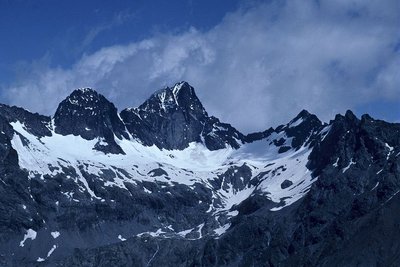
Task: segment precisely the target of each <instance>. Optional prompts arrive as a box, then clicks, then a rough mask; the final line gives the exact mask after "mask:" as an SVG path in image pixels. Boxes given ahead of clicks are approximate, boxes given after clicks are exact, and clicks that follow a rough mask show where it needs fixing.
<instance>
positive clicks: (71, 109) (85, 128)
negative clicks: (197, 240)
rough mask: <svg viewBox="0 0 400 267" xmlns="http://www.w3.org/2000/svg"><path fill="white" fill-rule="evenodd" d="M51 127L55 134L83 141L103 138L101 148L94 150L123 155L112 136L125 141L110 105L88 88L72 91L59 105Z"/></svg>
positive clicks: (125, 136)
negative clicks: (82, 139) (72, 136)
mask: <svg viewBox="0 0 400 267" xmlns="http://www.w3.org/2000/svg"><path fill="white" fill-rule="evenodd" d="M54 125H55V131H56V133H59V134H62V135H68V134H73V135H79V136H81V137H82V138H84V139H87V140H92V139H94V138H104V141H105V144H102V143H101V142H99V143H98V144H97V145H96V147H95V148H96V149H97V150H99V151H104V152H106V153H107V152H108V153H114V154H118V153H123V151H122V149H121V148H120V147H119V146H118V145H117V144H116V142H115V140H114V135H115V136H116V137H117V138H120V139H121V138H122V137H124V138H129V137H128V134H127V133H126V132H125V125H124V124H123V123H122V121H121V120H120V119H119V117H118V112H117V108H116V107H115V106H114V104H112V103H111V102H109V101H108V100H107V99H106V98H105V97H104V96H102V95H101V94H99V93H97V92H96V91H94V90H93V89H90V88H83V89H78V90H75V91H74V92H72V94H71V95H70V96H68V97H67V98H66V99H65V100H63V101H62V102H61V103H60V105H59V106H58V108H57V111H56V113H55V115H54Z"/></svg>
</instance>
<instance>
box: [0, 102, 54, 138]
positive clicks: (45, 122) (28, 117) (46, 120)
mask: <svg viewBox="0 0 400 267" xmlns="http://www.w3.org/2000/svg"><path fill="white" fill-rule="evenodd" d="M0 115H1V116H2V117H3V118H4V119H5V120H6V121H8V122H16V121H19V122H21V123H22V124H24V125H25V127H26V130H27V131H28V132H30V133H31V134H33V135H36V136H39V137H43V136H50V135H51V131H50V120H51V118H50V117H47V116H43V115H39V114H38V113H31V112H29V111H27V110H25V109H23V108H19V107H15V106H13V107H10V106H7V105H3V104H0Z"/></svg>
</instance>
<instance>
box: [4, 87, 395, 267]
mask: <svg viewBox="0 0 400 267" xmlns="http://www.w3.org/2000/svg"><path fill="white" fill-rule="evenodd" d="M120 116H121V118H122V120H121V119H119V116H118V113H117V110H116V108H115V106H114V105H113V104H112V103H110V102H109V101H108V100H106V99H105V98H104V97H103V96H101V95H99V94H98V93H96V92H95V91H93V90H90V89H85V90H77V91H74V92H73V93H72V94H71V96H69V97H68V98H67V99H66V100H64V101H63V102H62V103H61V104H60V106H59V108H58V110H57V112H56V115H55V116H54V124H55V131H56V132H57V133H58V134H60V135H68V134H73V135H77V136H81V137H82V138H84V139H86V140H93V139H99V140H100V139H101V140H102V142H99V143H98V145H96V146H95V149H97V150H100V151H102V152H104V153H103V154H101V155H102V156H104V158H106V161H105V163H104V164H103V163H101V164H100V163H99V162H97V163H96V162H94V161H92V159H90V160H86V161H84V160H81V159H80V158H78V159H77V160H76V161H74V159H71V158H68V157H66V158H58V157H59V156H58V155H57V156H53V155H52V154H51V153H49V151H47V150H44V148H43V147H40V146H39V144H40V142H44V141H45V139H46V138H49V137H51V136H52V134H54V133H53V132H52V130H53V128H52V125H51V118H50V117H46V116H41V115H39V114H33V113H30V112H28V111H25V110H23V109H21V108H16V107H9V106H6V105H1V106H0V240H1V241H2V242H0V265H1V266H271V267H272V266H398V265H400V257H399V253H398V251H399V249H400V247H399V242H398V240H399V238H400V231H399V220H400V124H398V123H388V122H384V121H380V120H375V119H373V118H371V117H370V116H368V115H364V116H362V117H361V118H357V117H356V116H355V115H354V114H353V113H352V112H351V111H348V112H346V114H345V115H344V116H342V115H337V116H336V117H335V119H334V120H332V121H330V122H329V124H322V123H321V122H320V121H319V119H318V118H317V117H316V116H315V115H312V114H309V113H308V112H307V111H302V112H300V113H299V115H298V116H296V117H295V118H294V119H293V120H291V121H290V122H289V123H288V124H285V125H281V126H279V127H277V128H275V129H274V128H270V129H268V130H266V131H264V132H260V133H253V134H249V135H246V136H244V135H243V134H241V133H240V132H238V131H237V130H235V129H234V128H233V127H232V126H230V125H229V124H224V123H221V122H220V121H219V120H218V119H217V118H214V117H212V116H209V115H208V114H207V112H206V111H205V110H204V108H203V106H202V104H201V102H200V101H199V100H198V98H197V96H196V94H195V92H194V90H193V88H192V87H190V85H188V84H187V83H179V84H177V85H175V86H174V87H173V88H167V89H164V90H161V91H158V92H156V93H155V94H154V95H153V96H152V97H151V98H150V99H149V100H147V101H146V102H144V103H143V104H142V105H141V106H140V107H138V108H136V109H127V110H124V111H122V112H121V114H120ZM15 122H19V123H21V124H23V125H24V128H25V130H26V131H27V132H28V133H29V134H31V135H32V136H30V137H29V136H23V134H22V133H19V132H18V130H17V128H15V129H14V128H13V125H14V124H13V123H15ZM128 132H129V134H128ZM130 136H132V137H133V138H135V139H137V140H138V141H140V142H141V143H142V144H143V145H145V146H151V145H156V146H157V147H159V148H162V149H164V150H165V149H168V150H170V149H184V148H186V147H187V146H188V145H189V143H191V142H200V143H203V144H205V146H206V147H207V148H208V149H209V150H216V149H220V148H226V147H227V146H231V147H233V148H239V147H242V146H246V145H250V143H252V142H256V141H262V142H260V143H256V144H257V145H259V146H262V147H261V149H265V150H266V151H267V152H268V151H272V152H273V153H276V154H273V155H276V156H277V158H278V160H276V161H274V160H273V161H271V162H269V164H266V165H265V166H264V165H263V166H261V165H257V164H253V163H252V162H253V160H247V159H246V158H242V159H241V160H240V161H237V162H235V161H234V160H232V159H231V158H228V159H227V162H226V163H224V164H225V165H223V167H222V166H219V167H215V168H213V169H212V171H210V172H205V171H204V170H200V171H199V170H196V169H195V168H193V169H186V168H183V167H177V166H174V165H173V164H172V163H170V161H168V160H166V162H153V163H154V164H150V163H148V162H147V163H146V162H143V161H142V159H141V158H140V156H138V158H137V159H136V158H134V159H133V160H132V162H128V163H127V164H126V165H124V167H121V166H115V165H116V164H117V163H118V162H117V161H110V163H107V160H108V157H110V158H111V157H112V156H115V157H118V158H117V159H119V160H122V159H123V157H125V156H127V155H122V154H123V153H124V151H122V149H121V148H120V147H119V146H118V144H117V142H118V141H119V140H122V139H126V140H124V141H132V142H133V140H129V138H130ZM28 137H29V138H28ZM36 139H37V140H38V141H37V142H36V143H35V140H36ZM45 145H46V144H45ZM44 147H46V146H44ZM42 149H43V151H42ZM304 151H308V153H309V154H306V156H305V157H304V159H305V162H300V159H301V158H300V157H298V158H296V157H297V156H298V154H297V153H304ZM163 152H165V155H168V153H172V152H171V151H163ZM208 152H209V151H208ZM23 153H27V154H23ZM98 153H100V152H98ZM112 153H114V154H115V153H118V154H120V155H111V154H112ZM160 153H161V152H160ZM163 155H164V154H163ZM307 156H308V158H307ZM42 157H55V158H54V160H53V161H50V162H51V164H50V163H49V165H45V164H43V162H45V161H41V160H42ZM170 157H171V158H168V159H171V160H173V155H172V154H170ZM293 158H294V160H293V162H294V163H293V162H292V163H289V161H285V159H293ZM29 159H32V162H28V163H27V162H26V161H27V160H29ZM201 159H202V158H201V155H197V156H196V157H195V158H194V159H188V160H187V161H190V160H192V161H193V160H201ZM171 162H173V161H171ZM278 163H279V164H278ZM141 164H142V165H141ZM290 164H292V165H294V166H290ZM301 165H302V166H304V165H306V166H307V168H306V171H307V172H308V173H309V174H310V176H309V177H311V178H312V183H310V184H309V185H307V186H306V187H304V188H303V189H302V190H306V192H308V193H307V194H305V195H301V197H300V198H299V199H298V200H297V201H295V202H293V203H292V204H291V205H287V206H285V207H281V206H279V205H280V203H277V202H276V201H275V202H274V201H273V198H271V194H272V193H273V191H274V190H275V191H279V192H292V193H293V195H292V196H289V197H286V198H288V199H291V198H292V197H298V195H296V192H297V191H296V190H298V187H299V186H301V185H302V183H305V182H306V180H303V181H302V182H300V183H296V180H295V179H294V177H293V176H295V175H296V172H294V173H293V174H291V175H289V174H287V175H286V176H285V177H284V178H280V177H282V176H284V175H285V171H289V170H290V168H294V170H297V168H298V167H299V166H301ZM30 167H31V168H32V169H29V168H30ZM269 167H270V168H269ZM268 168H269V169H268ZM287 169H289V170H287ZM301 170H302V171H304V169H301ZM311 178H310V179H311ZM274 179H275V180H274ZM269 183H271V184H273V185H274V186H273V187H272V189H273V190H270V191H265V190H263V185H269ZM308 189H309V191H307V190H308ZM299 191H300V190H299ZM224 196H227V197H224ZM238 199H239V200H238ZM278 201H279V200H278ZM281 203H283V202H282V199H281ZM28 232H29V233H33V232H34V233H36V235H35V238H34V237H33V236H32V235H31V236H29V237H28ZM217 233H219V234H217ZM53 248H54V249H53ZM50 252H51V253H50Z"/></svg>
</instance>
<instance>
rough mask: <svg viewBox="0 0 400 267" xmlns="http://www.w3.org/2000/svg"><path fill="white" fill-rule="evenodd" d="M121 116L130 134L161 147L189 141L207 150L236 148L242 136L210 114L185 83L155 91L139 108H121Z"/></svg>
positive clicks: (172, 146) (144, 142)
mask: <svg viewBox="0 0 400 267" xmlns="http://www.w3.org/2000/svg"><path fill="white" fill-rule="evenodd" d="M121 118H122V119H123V121H124V123H125V125H126V127H127V129H128V131H129V132H130V133H131V135H132V136H133V137H135V138H137V139H139V140H141V141H142V143H143V144H144V145H148V146H151V145H156V146H157V147H159V148H163V149H169V150H171V149H184V148H186V147H188V145H189V143H191V142H198V143H204V144H205V145H206V146H207V148H209V149H210V150H217V149H221V148H225V147H226V146H227V145H230V146H231V147H233V148H238V147H239V146H240V143H241V142H242V140H243V139H244V136H243V135H242V134H241V133H240V132H238V131H237V130H236V129H235V128H233V127H232V126H231V125H229V124H226V123H221V122H220V121H219V120H218V119H217V118H215V117H209V116H208V114H207V112H206V111H205V109H204V107H203V105H202V104H201V102H200V100H199V99H198V98H197V96H196V93H195V91H194V89H193V87H191V86H190V85H189V84H188V83H186V82H181V83H178V84H176V85H175V86H174V87H173V88H169V87H167V88H165V89H162V90H160V91H157V92H156V93H154V94H153V95H152V96H151V97H150V98H149V99H148V100H146V101H145V102H144V103H143V104H142V105H140V106H139V107H138V108H131V109H125V110H123V111H122V112H121Z"/></svg>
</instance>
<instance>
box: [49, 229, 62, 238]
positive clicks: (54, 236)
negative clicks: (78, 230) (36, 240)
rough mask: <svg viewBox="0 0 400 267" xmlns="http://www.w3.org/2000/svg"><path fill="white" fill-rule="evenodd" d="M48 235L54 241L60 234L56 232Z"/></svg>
mask: <svg viewBox="0 0 400 267" xmlns="http://www.w3.org/2000/svg"><path fill="white" fill-rule="evenodd" d="M50 234H51V236H52V237H53V238H54V239H56V238H57V237H59V236H60V232H58V231H54V232H51V233H50Z"/></svg>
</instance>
